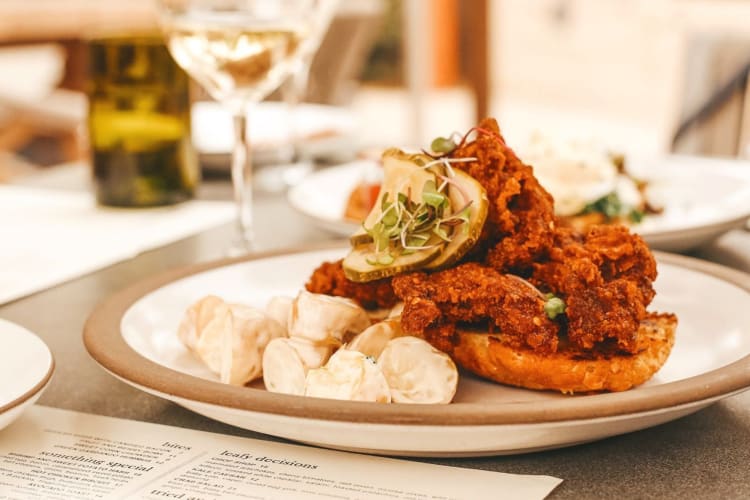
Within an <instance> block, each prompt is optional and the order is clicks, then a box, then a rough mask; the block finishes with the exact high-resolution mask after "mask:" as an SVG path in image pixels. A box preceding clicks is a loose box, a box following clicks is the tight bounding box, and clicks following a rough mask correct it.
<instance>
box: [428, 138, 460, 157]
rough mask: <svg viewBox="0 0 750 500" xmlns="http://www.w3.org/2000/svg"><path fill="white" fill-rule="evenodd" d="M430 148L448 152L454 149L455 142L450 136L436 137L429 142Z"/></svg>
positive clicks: (443, 152) (434, 150)
mask: <svg viewBox="0 0 750 500" xmlns="http://www.w3.org/2000/svg"><path fill="white" fill-rule="evenodd" d="M430 149H431V150H432V151H433V152H435V153H442V154H446V153H450V152H452V151H453V150H454V149H456V143H455V142H453V139H451V138H450V137H448V138H445V137H438V138H436V139H435V140H433V141H432V143H430Z"/></svg>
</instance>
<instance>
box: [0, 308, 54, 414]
mask: <svg viewBox="0 0 750 500" xmlns="http://www.w3.org/2000/svg"><path fill="white" fill-rule="evenodd" d="M0 339H2V342H3V348H2V349H0V381H2V383H0V429H2V428H3V427H5V426H7V425H8V424H10V423H11V422H13V421H14V420H15V419H16V418H18V417H19V416H20V415H21V413H23V411H24V410H25V409H26V408H27V407H29V406H31V405H32V404H34V402H35V401H36V400H37V399H39V396H41V395H42V392H43V391H44V389H45V387H47V384H48V383H49V380H50V378H51V377H52V372H53V371H54V367H55V363H54V360H53V359H52V353H51V352H50V350H49V348H47V345H46V344H45V343H44V342H42V340H41V339H40V338H39V337H37V336H36V335H34V334H33V333H31V332H30V331H29V330H27V329H25V328H23V327H21V326H18V325H17V324H15V323H11V322H10V321H6V320H3V319H0Z"/></svg>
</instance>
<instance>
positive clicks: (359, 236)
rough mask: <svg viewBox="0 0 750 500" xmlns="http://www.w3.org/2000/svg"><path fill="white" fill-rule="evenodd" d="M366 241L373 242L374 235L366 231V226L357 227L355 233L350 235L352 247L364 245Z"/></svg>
mask: <svg viewBox="0 0 750 500" xmlns="http://www.w3.org/2000/svg"><path fill="white" fill-rule="evenodd" d="M366 243H372V236H370V235H369V234H367V231H365V228H363V227H362V226H360V227H359V229H357V230H356V231H355V232H354V234H352V235H351V236H349V244H350V245H351V246H352V247H356V246H359V245H364V244H366Z"/></svg>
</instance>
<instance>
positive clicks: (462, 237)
mask: <svg viewBox="0 0 750 500" xmlns="http://www.w3.org/2000/svg"><path fill="white" fill-rule="evenodd" d="M455 174H456V175H455V177H454V178H453V181H454V182H456V183H458V184H460V185H461V187H462V188H463V191H464V192H465V193H466V195H468V196H469V197H470V198H471V200H472V203H471V206H469V208H468V210H469V220H468V222H466V223H464V224H461V225H460V226H457V227H456V228H454V230H453V232H452V233H451V241H449V242H448V243H447V244H446V245H445V247H444V248H443V250H442V251H441V252H440V255H438V256H437V257H436V258H435V259H433V260H431V261H430V262H428V263H427V265H426V266H425V269H429V270H438V269H444V268H446V267H450V266H452V265H453V264H455V263H456V262H458V261H459V259H461V257H463V256H464V255H466V253H467V252H468V251H469V250H471V248H472V247H473V246H474V245H475V244H476V242H477V241H478V240H479V235H480V234H482V228H483V227H484V222H485V221H486V220H487V213H488V212H489V205H490V203H489V201H488V200H487V191H485V189H484V187H482V185H481V184H480V183H479V182H478V181H477V180H476V179H474V178H473V177H472V176H470V175H469V174H467V173H466V172H463V171H461V170H455ZM448 197H449V198H450V200H451V204H452V205H453V207H454V209H455V210H460V209H461V206H462V205H465V204H466V201H465V200H463V198H462V194H461V193H460V192H459V190H458V188H456V187H455V186H450V187H449V188H448Z"/></svg>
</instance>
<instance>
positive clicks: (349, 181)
mask: <svg viewBox="0 0 750 500" xmlns="http://www.w3.org/2000/svg"><path fill="white" fill-rule="evenodd" d="M379 171H380V167H379V166H378V163H377V162H375V161H371V160H362V161H354V162H350V163H344V164H342V165H336V166H334V167H327V168H324V169H322V170H319V171H317V172H315V173H313V174H310V175H308V176H307V177H305V178H304V179H303V180H302V182H300V183H299V184H297V185H296V186H294V187H292V188H291V189H289V191H288V192H287V200H288V201H289V204H290V205H291V206H292V208H294V209H295V210H297V211H298V212H299V213H300V214H302V215H304V216H306V217H308V218H309V219H310V220H311V221H312V222H313V223H314V224H316V225H317V226H318V227H320V228H321V229H325V230H326V231H329V232H331V233H333V234H336V235H338V236H350V235H351V234H352V233H353V232H354V231H355V230H356V229H357V228H358V227H359V225H360V224H359V222H357V221H352V220H347V219H345V218H344V210H345V209H346V203H347V200H348V199H349V195H350V194H351V192H352V190H353V189H354V188H355V187H356V186H357V184H359V183H360V182H362V181H363V180H366V179H370V180H374V181H378V180H379V178H378V173H379Z"/></svg>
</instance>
